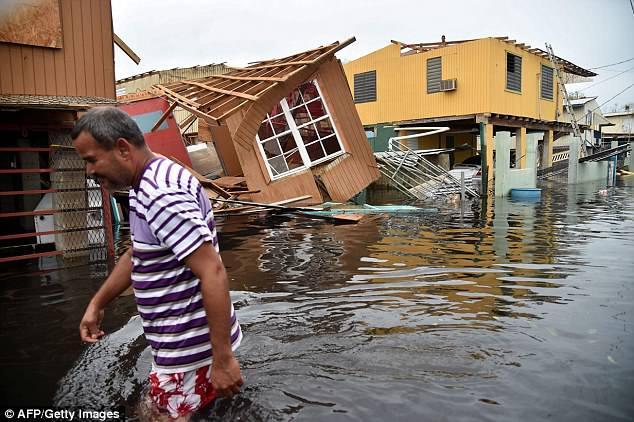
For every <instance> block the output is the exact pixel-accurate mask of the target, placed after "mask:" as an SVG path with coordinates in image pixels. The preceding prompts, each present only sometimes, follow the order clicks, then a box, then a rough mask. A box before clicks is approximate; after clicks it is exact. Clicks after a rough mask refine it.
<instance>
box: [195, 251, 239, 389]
mask: <svg viewBox="0 0 634 422" xmlns="http://www.w3.org/2000/svg"><path fill="white" fill-rule="evenodd" d="M185 264H186V265H187V266H188V267H189V268H191V270H192V271H193V272H194V274H196V276H197V277H198V278H199V279H200V282H201V285H200V289H201V293H202V296H203V304H204V306H205V313H206V314H207V323H208V324H209V331H210V338H211V347H212V349H213V361H212V367H211V382H212V384H213V386H214V388H215V389H216V391H218V393H219V394H220V395H222V396H226V397H231V396H232V395H233V394H235V393H238V392H240V386H241V385H242V384H243V380H242V375H241V373H240V365H239V364H238V361H237V359H236V358H235V356H234V355H233V351H232V350H231V315H230V312H231V299H230V297H229V282H228V280H227V273H226V271H225V266H224V264H223V263H222V260H221V259H220V255H218V253H217V252H216V250H215V249H214V247H213V246H212V245H211V243H209V242H205V243H203V244H202V245H201V246H199V247H198V249H196V250H195V251H194V252H192V253H191V254H190V255H189V256H188V257H187V258H185Z"/></svg>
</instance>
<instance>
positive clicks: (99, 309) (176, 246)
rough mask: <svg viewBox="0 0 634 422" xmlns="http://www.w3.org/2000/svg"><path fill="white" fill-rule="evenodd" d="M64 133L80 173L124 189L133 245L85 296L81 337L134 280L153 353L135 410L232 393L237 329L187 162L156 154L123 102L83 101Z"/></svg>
mask: <svg viewBox="0 0 634 422" xmlns="http://www.w3.org/2000/svg"><path fill="white" fill-rule="evenodd" d="M71 137H72V139H73V145H74V147H75V149H76V150H77V152H78V153H79V155H80V156H81V157H82V158H83V159H84V161H85V162H86V173H87V174H88V176H91V177H95V178H96V179H97V180H98V181H99V183H100V184H101V186H102V187H104V188H105V189H107V190H109V191H115V190H119V189H124V188H128V187H129V188H130V232H131V237H132V248H130V250H128V251H127V252H126V253H125V254H124V255H123V256H121V258H120V259H119V262H118V263H117V265H116V266H115V268H114V270H113V271H112V273H111V274H110V276H109V277H108V278H107V279H106V281H105V282H104V283H103V285H102V286H101V288H100V289H99V291H98V292H97V293H96V294H95V295H94V297H93V298H92V300H91V301H90V303H89V304H88V307H87V308H86V312H85V314H84V316H83V318H82V320H81V323H80V326H79V331H80V335H81V339H82V340H83V341H85V342H89V343H94V342H96V341H97V340H98V339H99V338H100V337H101V336H103V335H104V332H103V331H101V329H100V328H99V326H100V323H101V320H102V319H103V316H104V308H105V307H106V305H108V303H110V302H111V301H112V300H113V299H114V298H116V297H118V296H119V295H120V294H121V293H122V292H123V291H125V290H126V289H127V288H128V287H129V286H130V285H132V287H133V289H134V297H135V300H136V303H137V308H138V310H139V315H140V316H141V318H142V321H143V330H144V332H145V337H146V339H147V341H148V343H149V344H150V346H151V347H152V358H153V359H152V370H151V372H150V386H149V393H148V398H147V399H142V401H147V403H148V404H149V406H146V409H144V410H143V411H142V412H141V413H142V416H144V417H147V418H149V419H151V420H155V419H157V418H158V417H159V414H160V417H161V418H169V419H172V420H173V419H177V418H178V419H179V420H186V419H188V418H189V415H191V414H192V413H193V412H194V411H196V410H198V409H200V408H202V407H203V406H205V405H207V404H209V403H211V402H212V401H213V400H214V398H215V397H216V396H217V395H220V396H225V397H231V396H232V395H233V394H236V393H238V392H239V391H240V386H241V385H242V383H243V381H242V376H241V374H240V365H239V363H238V361H237V360H236V358H235V356H234V355H233V351H234V350H235V349H236V348H237V347H238V345H239V344H240V341H241V340H242V332H241V330H240V325H239V324H238V321H237V318H236V314H235V311H234V309H233V305H232V303H231V300H230V298H229V290H228V280H227V274H226V272H225V267H224V265H223V263H222V260H221V259H220V255H219V251H220V249H219V247H218V238H217V235H216V228H215V221H214V218H213V213H212V209H211V204H210V202H209V198H208V197H207V196H206V194H205V191H204V190H203V189H202V187H201V186H200V184H199V183H198V181H197V180H196V179H195V178H194V177H192V175H191V174H190V172H189V171H187V170H186V169H184V168H183V167H181V166H179V165H178V164H175V163H173V162H172V161H170V160H167V159H165V158H162V157H157V156H156V155H154V154H153V153H152V151H151V150H150V149H149V148H148V146H147V145H146V143H145V139H144V138H143V134H142V133H141V131H140V130H139V127H138V126H137V125H136V123H135V122H134V120H132V119H131V118H130V117H129V116H128V115H127V114H126V113H124V112H123V111H121V110H118V109H116V108H113V107H99V108H94V109H92V110H90V111H89V112H88V113H86V114H85V115H84V116H83V117H82V118H81V119H79V121H78V122H77V124H76V125H75V128H74V129H73V131H72V132H71ZM212 349H213V359H212ZM146 411H148V412H149V413H151V414H150V415H143V413H145V412H146Z"/></svg>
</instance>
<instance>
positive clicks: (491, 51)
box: [344, 36, 596, 180]
mask: <svg viewBox="0 0 634 422" xmlns="http://www.w3.org/2000/svg"><path fill="white" fill-rule="evenodd" d="M556 60H557V61H558V63H559V65H560V67H562V68H563V72H562V75H563V76H564V77H569V76H570V75H575V76H577V77H585V78H587V77H591V76H595V75H596V74H595V73H593V72H591V71H589V70H586V69H583V68H581V67H579V66H576V65H574V64H573V63H570V62H568V61H566V60H564V59H561V58H559V57H556ZM344 70H345V72H346V77H347V79H348V84H349V86H350V88H351V90H352V93H353V96H354V101H355V105H356V107H357V110H358V112H359V116H360V117H361V121H362V122H363V125H364V127H365V128H366V133H367V134H368V138H369V140H370V142H371V143H372V144H373V147H374V149H375V150H384V148H385V146H386V143H387V139H388V138H389V137H391V136H396V135H397V134H396V132H395V131H394V128H395V127H400V128H406V127H408V126H409V127H414V126H417V127H418V126H448V127H449V128H450V130H449V131H448V132H444V133H441V134H437V135H435V136H429V137H424V138H419V139H420V140H419V142H418V145H415V146H416V147H418V148H421V149H429V148H456V151H455V152H454V153H453V154H452V156H451V163H452V165H453V163H460V162H462V161H463V160H464V159H466V158H468V157H470V156H472V155H476V154H480V153H481V154H482V156H483V157H486V164H487V166H486V167H488V169H491V168H492V165H493V136H494V134H495V132H497V131H498V130H506V131H512V132H515V133H516V135H517V136H516V140H517V149H518V150H519V151H524V149H525V142H524V139H525V135H526V133H527V131H529V132H532V131H541V132H544V137H543V138H544V139H543V141H541V142H540V145H541V151H542V160H541V162H542V163H543V165H542V167H548V166H550V163H551V161H552V143H553V139H554V138H555V137H557V136H560V135H563V134H568V133H569V132H570V131H571V128H570V124H569V123H565V122H564V121H565V119H563V116H562V113H563V108H562V96H561V95H560V94H559V89H558V84H557V78H556V75H555V73H554V69H553V67H552V64H551V62H550V60H549V58H548V54H547V53H546V52H545V51H543V50H540V49H537V48H531V47H530V46H527V45H525V44H519V43H517V42H515V41H514V40H509V39H508V38H506V37H502V38H492V37H490V38H481V39H475V40H462V41H445V39H444V36H443V39H442V41H441V42H440V43H438V42H436V43H421V44H404V43H401V42H398V41H392V42H391V44H389V45H387V46H386V47H383V48H381V49H379V50H376V51H374V52H372V53H370V54H368V55H366V56H363V57H360V58H358V59H356V60H353V61H351V62H349V63H346V64H345V65H344ZM399 134H401V135H406V134H408V132H407V131H406V130H404V131H402V132H401V133H399ZM478 140H480V141H478ZM542 144H543V145H542ZM483 164H484V163H483ZM517 165H518V166H519V167H523V166H524V163H523V154H521V153H520V154H517ZM485 170H486V169H485ZM488 178H489V180H490V179H491V178H492V171H490V170H489V171H488Z"/></svg>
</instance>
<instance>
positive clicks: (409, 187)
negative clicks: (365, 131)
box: [374, 137, 479, 199]
mask: <svg viewBox="0 0 634 422" xmlns="http://www.w3.org/2000/svg"><path fill="white" fill-rule="evenodd" d="M401 138H404V137H401ZM399 141H400V140H399V139H398V138H390V141H389V144H388V151H385V152H375V153H374V156H375V157H376V160H377V163H378V164H379V170H380V171H381V174H383V175H384V176H385V177H387V178H388V179H390V180H391V181H392V184H393V185H394V186H395V187H396V188H397V189H398V190H399V191H401V192H402V193H404V194H405V195H407V196H409V197H411V198H416V199H431V198H436V197H440V196H447V195H450V194H460V193H461V190H462V186H461V183H460V180H459V179H456V178H455V177H453V176H452V175H451V174H450V173H449V172H447V171H446V170H445V169H443V168H442V167H440V166H438V165H436V164H434V163H432V162H431V161H429V160H428V159H426V158H425V157H424V156H423V154H422V152H421V151H420V150H413V149H411V148H409V147H408V146H407V145H405V144H404V143H400V142H399ZM470 185H471V183H470V180H465V187H464V192H465V195H466V196H467V197H470V198H476V197H478V196H479V195H478V193H477V192H476V191H475V190H473V189H472V188H471V187H469V186H470Z"/></svg>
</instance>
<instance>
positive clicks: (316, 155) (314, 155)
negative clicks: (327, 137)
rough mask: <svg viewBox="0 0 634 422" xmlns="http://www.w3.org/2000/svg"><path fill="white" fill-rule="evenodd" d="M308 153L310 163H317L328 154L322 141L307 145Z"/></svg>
mask: <svg viewBox="0 0 634 422" xmlns="http://www.w3.org/2000/svg"><path fill="white" fill-rule="evenodd" d="M306 152H308V156H309V157H310V161H317V160H319V159H320V158H324V157H325V156H326V153H325V152H324V149H323V148H322V146H321V142H320V141H316V142H313V143H312V144H309V145H306Z"/></svg>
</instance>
